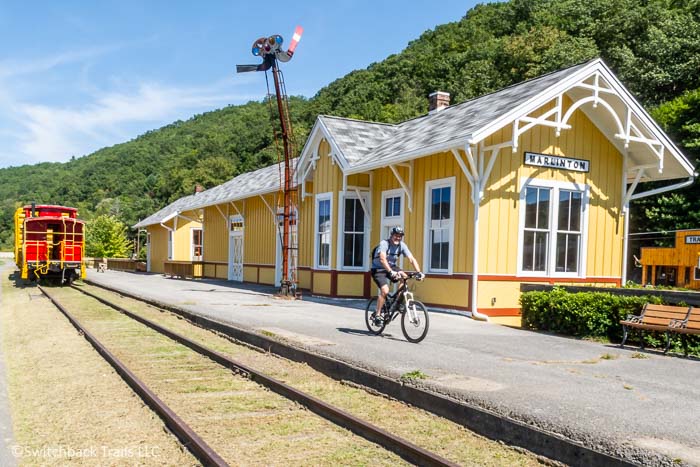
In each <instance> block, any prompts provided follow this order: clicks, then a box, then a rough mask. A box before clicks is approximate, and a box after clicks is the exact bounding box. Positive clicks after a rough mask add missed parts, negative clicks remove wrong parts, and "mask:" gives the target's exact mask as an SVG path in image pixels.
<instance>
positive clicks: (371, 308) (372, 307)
mask: <svg viewBox="0 0 700 467" xmlns="http://www.w3.org/2000/svg"><path fill="white" fill-rule="evenodd" d="M376 310H377V297H374V298H372V299H370V301H368V302H367V308H365V324H366V325H367V329H368V330H369V332H371V333H372V334H374V335H375V336H378V335H379V334H381V333H382V331H384V328H385V327H386V323H385V322H384V321H383V320H379V321H377V320H375V319H374V318H373V317H372V315H373V314H374V312H375V311H376Z"/></svg>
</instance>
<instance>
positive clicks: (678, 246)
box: [640, 230, 700, 289]
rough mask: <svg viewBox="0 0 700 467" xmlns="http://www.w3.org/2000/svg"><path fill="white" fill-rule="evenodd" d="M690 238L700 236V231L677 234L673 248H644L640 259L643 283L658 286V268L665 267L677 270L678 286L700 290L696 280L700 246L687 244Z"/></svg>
mask: <svg viewBox="0 0 700 467" xmlns="http://www.w3.org/2000/svg"><path fill="white" fill-rule="evenodd" d="M689 236H700V230H685V231H682V232H676V239H675V245H674V246H673V247H643V248H642V249H641V258H640V263H642V267H643V269H642V283H644V284H647V283H650V284H656V268H657V266H665V267H671V268H677V272H676V285H678V286H683V287H687V288H690V289H700V281H697V280H695V268H696V267H697V266H698V261H699V260H700V244H697V243H685V241H686V240H685V239H686V237H689ZM649 266H651V272H652V275H651V277H650V276H649V275H648V272H649V271H648V267H649ZM686 269H687V270H686Z"/></svg>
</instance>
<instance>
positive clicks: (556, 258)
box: [519, 182, 586, 276]
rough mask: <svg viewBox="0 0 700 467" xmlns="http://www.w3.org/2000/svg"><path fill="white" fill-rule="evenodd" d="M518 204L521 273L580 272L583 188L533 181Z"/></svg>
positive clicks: (583, 224) (584, 201)
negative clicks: (519, 211) (519, 204)
mask: <svg viewBox="0 0 700 467" xmlns="http://www.w3.org/2000/svg"><path fill="white" fill-rule="evenodd" d="M521 203H522V206H521V238H522V240H521V246H520V252H521V258H520V265H519V266H520V272H521V273H535V274H544V275H565V276H566V275H568V276H572V275H574V276H579V275H582V273H583V259H584V258H583V244H584V241H583V238H584V235H585V232H584V226H585V222H584V215H585V212H586V209H585V208H586V190H585V187H580V186H575V185H572V184H559V183H556V182H542V183H540V182H537V183H535V182H533V183H532V184H530V185H528V186H526V187H525V188H524V189H523V190H522V192H521Z"/></svg>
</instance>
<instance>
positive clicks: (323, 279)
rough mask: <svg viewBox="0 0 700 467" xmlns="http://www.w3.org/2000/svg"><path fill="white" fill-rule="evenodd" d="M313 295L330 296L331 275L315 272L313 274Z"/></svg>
mask: <svg viewBox="0 0 700 467" xmlns="http://www.w3.org/2000/svg"><path fill="white" fill-rule="evenodd" d="M312 292H313V293H317V294H321V295H330V294H331V273H330V272H315V273H314V288H313V290H312Z"/></svg>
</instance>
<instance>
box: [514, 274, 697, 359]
mask: <svg viewBox="0 0 700 467" xmlns="http://www.w3.org/2000/svg"><path fill="white" fill-rule="evenodd" d="M645 303H663V301H662V299H661V298H660V297H656V296H653V295H645V296H640V297H634V296H621V295H613V294H611V293H605V292H577V293H569V292H567V291H566V290H564V289H563V288H561V287H555V288H553V289H552V290H551V291H543V292H525V293H523V294H521V296H520V305H521V307H522V324H523V327H524V328H526V329H537V330H541V331H552V332H556V333H559V334H564V335H567V336H573V337H595V338H606V339H608V340H610V341H611V342H620V341H622V326H621V325H620V320H621V319H625V318H626V317H627V315H638V314H639V313H640V312H641V310H642V308H643V307H644V304H645ZM636 338H637V337H636V334H633V335H632V336H631V337H630V338H629V339H628V342H630V340H631V342H635V341H634V339H636ZM645 342H646V345H647V346H649V347H662V346H663V345H664V344H665V336H664V335H663V334H659V333H649V332H645ZM671 348H672V349H673V351H675V352H682V349H683V348H682V344H681V337H680V336H678V335H673V334H672V340H671ZM688 349H689V352H690V353H691V354H693V355H700V338H698V337H697V336H688Z"/></svg>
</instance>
